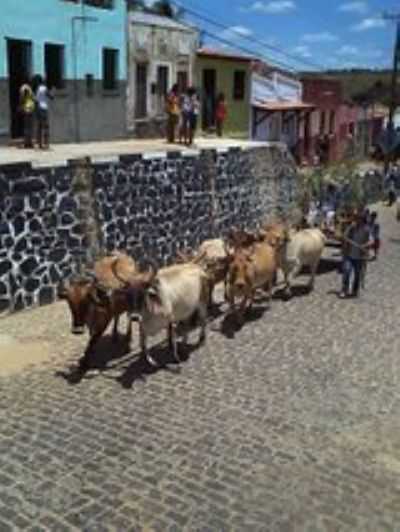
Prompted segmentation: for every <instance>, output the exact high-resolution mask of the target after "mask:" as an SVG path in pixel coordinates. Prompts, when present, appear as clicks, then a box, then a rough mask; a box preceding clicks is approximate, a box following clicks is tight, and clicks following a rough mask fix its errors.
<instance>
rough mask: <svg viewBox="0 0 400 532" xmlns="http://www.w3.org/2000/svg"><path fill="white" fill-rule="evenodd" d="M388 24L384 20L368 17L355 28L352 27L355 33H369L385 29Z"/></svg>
mask: <svg viewBox="0 0 400 532" xmlns="http://www.w3.org/2000/svg"><path fill="white" fill-rule="evenodd" d="M385 27H386V23H385V21H384V19H383V18H379V17H368V18H365V19H364V20H362V21H361V22H359V23H358V24H356V25H355V26H352V28H351V29H352V30H353V31H367V30H372V29H375V28H385Z"/></svg>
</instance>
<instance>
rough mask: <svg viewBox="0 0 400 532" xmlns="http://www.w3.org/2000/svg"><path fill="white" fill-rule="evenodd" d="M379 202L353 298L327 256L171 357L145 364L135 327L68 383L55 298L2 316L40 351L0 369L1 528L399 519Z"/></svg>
mask: <svg viewBox="0 0 400 532" xmlns="http://www.w3.org/2000/svg"><path fill="white" fill-rule="evenodd" d="M380 212H381V222H382V225H383V228H382V229H383V250H382V256H381V258H380V260H379V261H378V262H377V263H371V264H370V265H369V271H368V276H367V290H366V291H365V292H363V294H362V297H361V298H360V299H359V300H346V301H341V300H339V299H338V298H337V295H336V291H337V290H338V289H339V288H340V277H339V276H338V274H337V271H336V268H335V264H334V261H326V262H325V263H324V265H323V268H322V270H323V272H321V274H320V275H319V276H318V278H317V281H316V290H315V292H314V293H312V294H304V293H303V292H302V291H301V290H300V289H298V290H297V291H296V297H294V298H293V299H292V300H291V301H283V300H281V299H280V298H279V297H276V298H275V299H274V300H273V302H272V306H271V308H270V309H267V308H266V307H265V306H264V305H265V303H264V302H263V301H261V302H260V303H259V304H258V305H255V307H254V310H253V311H252V315H251V316H250V317H249V320H248V321H247V322H246V324H245V325H244V327H243V328H242V329H241V330H240V331H238V332H236V333H235V334H234V335H233V334H231V333H230V331H229V327H228V325H229V323H228V320H227V319H226V318H224V316H223V315H221V316H219V317H217V318H215V319H214V320H213V321H212V322H211V323H210V327H209V337H208V343H207V344H206V345H205V346H204V347H202V348H200V349H194V350H191V352H190V354H187V355H186V356H185V360H184V361H183V362H182V364H180V365H179V366H178V365H176V364H169V365H168V366H167V367H166V368H164V369H160V370H158V371H152V370H151V369H150V368H149V367H148V366H147V365H146V364H145V363H144V362H142V361H141V360H139V359H138V357H137V354H138V339H137V336H136V335H135V336H134V339H133V342H132V353H131V354H129V355H126V354H123V346H122V345H121V346H120V345H118V346H117V348H116V349H115V348H113V349H114V354H115V356H114V358H113V359H110V358H107V354H108V355H109V354H110V352H111V340H110V338H109V337H106V338H105V339H104V341H103V342H102V344H101V346H100V349H99V356H98V357H97V358H96V360H95V361H94V365H95V366H96V368H95V369H94V370H91V371H89V372H88V373H87V375H86V376H85V377H84V378H83V379H82V380H74V379H73V378H72V377H73V371H72V370H71V367H73V366H74V364H76V362H77V360H78V358H79V357H80V355H81V353H82V348H83V346H84V345H85V341H86V338H79V337H74V336H72V335H71V334H70V332H69V330H70V322H69V314H68V310H67V307H66V305H65V304H64V303H61V302H60V303H57V304H55V305H52V306H48V307H43V308H40V309H36V310H34V311H30V312H23V313H21V314H18V315H13V316H9V317H7V318H4V319H2V320H1V321H0V336H1V335H4V336H7V337H9V338H13V339H14V340H15V341H18V342H19V346H20V348H21V349H22V350H23V351H24V350H25V352H26V354H27V356H28V354H29V353H30V348H31V347H30V346H31V345H33V344H34V345H35V350H37V348H38V347H37V346H38V343H41V345H43V349H45V348H46V349H47V350H48V351H49V354H50V356H49V357H48V359H47V362H46V363H43V362H42V363H41V364H40V365H36V366H35V367H33V368H29V367H28V368H25V369H24V370H22V371H19V372H15V371H14V372H12V373H10V374H9V375H4V376H2V377H0V407H1V408H0V423H1V430H0V531H1V532H7V531H8V530H30V531H34V530H35V531H39V530H51V531H62V530H85V531H102V530H119V531H124V532H125V531H128V530H134V531H136V530H137V531H139V530H144V531H160V532H161V531H162V532H167V531H168V532H172V531H190V532H192V531H204V532H205V531H210V532H219V531H224V530H229V531H230V530H232V531H241V532H244V531H271V532H272V531H279V532H281V531H282V532H290V531H301V532H302V531H310V532H311V531H325V532H334V531H352V532H354V531H363V532H366V531H371V532H379V531H386V530H387V531H396V530H398V531H400V416H399V409H400V356H399V355H400V335H399V323H400V290H399V260H400V225H399V224H397V222H396V221H395V216H394V211H392V210H389V209H384V208H381V210H380ZM334 251H335V250H333V251H332V250H331V249H330V250H329V253H332V252H334ZM336 260H337V259H336ZM305 281H306V278H305V277H300V278H299V279H298V281H297V284H298V285H301V284H304V282H305ZM190 339H191V343H195V341H196V339H197V332H194V333H193V335H191V336H190ZM2 349H4V346H3V347H2V344H1V342H0V350H2ZM118 355H119V356H118ZM19 356H21V355H19ZM154 356H155V358H158V359H160V358H162V357H163V356H164V355H163V353H162V352H161V353H160V351H159V350H158V351H155V352H154ZM0 358H1V357H0Z"/></svg>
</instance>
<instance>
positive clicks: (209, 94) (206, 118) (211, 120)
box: [202, 68, 217, 131]
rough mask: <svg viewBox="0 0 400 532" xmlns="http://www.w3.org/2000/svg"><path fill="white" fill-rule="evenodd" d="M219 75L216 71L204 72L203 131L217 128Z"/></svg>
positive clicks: (208, 70)
mask: <svg viewBox="0 0 400 532" xmlns="http://www.w3.org/2000/svg"><path fill="white" fill-rule="evenodd" d="M216 86H217V73H216V71H215V70H214V69H208V68H207V69H205V70H203V113H202V114H203V116H202V122H203V124H202V125H203V129H204V130H205V131H206V130H207V129H210V128H212V127H214V126H215V106H216V98H217V96H216Z"/></svg>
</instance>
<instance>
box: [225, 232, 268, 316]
mask: <svg viewBox="0 0 400 532" xmlns="http://www.w3.org/2000/svg"><path fill="white" fill-rule="evenodd" d="M276 270H277V259H276V251H275V249H274V248H273V247H272V246H271V245H269V244H268V243H265V242H260V243H256V244H254V245H253V246H252V247H251V248H249V249H238V250H236V251H235V252H234V254H233V255H232V256H231V257H230V265H229V271H228V286H227V292H228V294H227V295H228V301H229V303H230V305H231V308H232V309H233V308H234V306H235V300H236V298H240V299H241V304H240V308H239V316H240V320H241V321H243V319H244V313H245V311H246V308H250V307H251V305H252V304H253V301H254V296H255V292H256V290H257V288H263V289H264V290H266V291H267V292H268V298H269V301H270V300H271V297H272V286H273V283H274V279H275V276H276Z"/></svg>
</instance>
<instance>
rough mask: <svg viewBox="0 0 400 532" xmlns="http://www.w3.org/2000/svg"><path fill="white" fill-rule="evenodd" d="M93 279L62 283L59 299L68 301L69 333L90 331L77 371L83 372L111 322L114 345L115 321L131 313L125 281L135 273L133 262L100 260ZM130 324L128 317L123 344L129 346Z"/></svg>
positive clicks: (118, 256) (122, 256) (116, 256)
mask: <svg viewBox="0 0 400 532" xmlns="http://www.w3.org/2000/svg"><path fill="white" fill-rule="evenodd" d="M94 271H95V275H94V276H93V277H81V278H75V279H72V280H70V281H67V282H62V283H61V284H60V286H59V288H58V297H59V298H60V299H64V300H66V301H67V303H68V306H69V309H70V312H71V321H72V325H71V332H72V333H73V334H83V333H84V332H85V328H86V327H87V328H88V330H89V335H90V339H89V342H88V345H87V347H86V349H85V354H84V357H83V358H82V359H81V361H80V367H81V368H82V369H83V368H86V367H87V365H88V357H89V356H90V353H91V352H92V351H93V348H94V346H95V344H96V343H97V341H98V340H99V338H100V337H101V336H102V335H103V333H104V331H105V330H106V329H107V327H108V325H109V324H110V322H111V321H112V320H113V319H114V327H113V341H116V339H117V337H118V321H119V317H120V316H121V314H124V313H125V312H128V313H130V308H131V302H130V301H129V298H128V297H127V294H126V292H125V291H123V290H122V286H124V282H123V280H124V278H130V277H131V276H132V275H133V274H135V272H136V265H135V262H134V261H133V259H131V258H130V257H128V256H127V255H125V254H122V253H116V254H114V255H113V256H110V257H104V258H103V259H100V260H99V261H98V262H97V263H96V264H95V267H94ZM131 335H132V323H131V319H130V316H129V319H128V328H127V333H126V340H127V342H129V343H130V339H131Z"/></svg>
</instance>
